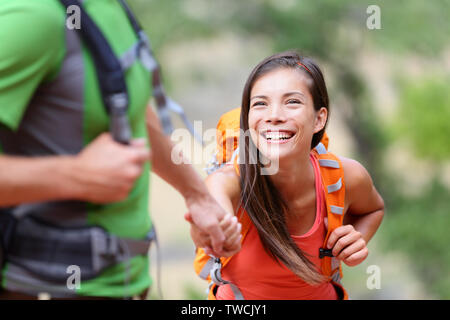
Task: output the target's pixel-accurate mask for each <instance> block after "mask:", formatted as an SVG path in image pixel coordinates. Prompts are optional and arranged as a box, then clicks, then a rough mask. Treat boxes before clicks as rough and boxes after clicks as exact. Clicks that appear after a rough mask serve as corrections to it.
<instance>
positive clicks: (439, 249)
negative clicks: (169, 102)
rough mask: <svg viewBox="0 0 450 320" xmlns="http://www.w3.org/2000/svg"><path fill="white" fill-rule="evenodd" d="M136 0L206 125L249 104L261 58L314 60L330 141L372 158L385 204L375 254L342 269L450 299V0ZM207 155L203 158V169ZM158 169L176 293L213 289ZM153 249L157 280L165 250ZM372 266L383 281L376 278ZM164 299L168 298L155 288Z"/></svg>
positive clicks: (190, 106)
mask: <svg viewBox="0 0 450 320" xmlns="http://www.w3.org/2000/svg"><path fill="white" fill-rule="evenodd" d="M129 2H130V5H131V7H132V8H133V9H134V10H135V12H136V13H137V15H138V17H139V19H140V20H141V22H142V24H143V26H144V28H145V30H146V31H147V33H148V35H149V36H150V39H151V42H152V46H153V50H154V52H155V55H156V57H157V59H158V60H159V62H160V63H161V65H162V70H163V75H164V82H165V85H166V89H167V91H168V92H169V94H170V95H171V96H172V98H173V99H174V100H176V101H178V102H179V103H180V104H182V105H183V106H184V108H185V110H186V113H187V115H188V117H189V118H190V119H191V121H194V120H201V121H202V126H203V131H204V130H206V129H209V128H214V127H215V125H216V123H217V121H218V119H219V117H220V115H221V114H222V113H224V112H226V111H228V110H230V109H232V108H235V107H238V106H239V104H240V99H241V94H242V89H243V87H244V83H245V81H246V79H247V76H248V75H249V73H250V71H251V70H252V68H253V67H254V66H255V65H256V64H257V63H258V62H259V61H260V60H262V59H263V58H265V57H267V56H269V55H272V54H273V53H276V52H279V51H284V50H287V49H293V48H294V49H298V50H300V52H302V53H303V54H305V55H308V56H312V57H313V58H315V59H316V60H317V61H318V62H319V65H321V68H322V71H323V72H324V75H325V79H326V81H327V85H328V89H329V94H330V101H331V118H330V121H329V127H328V133H329V135H330V150H331V151H332V152H334V153H336V154H339V155H342V156H345V157H350V158H354V159H357V160H358V161H360V162H361V163H362V164H363V165H364V166H365V167H366V168H367V169H368V170H369V172H370V173H371V175H372V178H373V180H374V183H375V186H376V187H377V189H378V191H379V192H380V193H381V195H382V196H383V198H384V200H385V203H386V213H385V218H384V220H383V223H382V225H381V227H380V229H379V231H378V232H377V234H376V235H375V237H374V238H373V239H372V241H371V242H370V243H369V251H370V254H369V257H368V258H367V259H366V261H365V262H364V263H362V264H361V265H359V266H357V267H353V268H349V267H344V279H343V283H344V286H345V287H346V288H347V290H348V291H349V294H350V297H351V298H354V299H449V298H450V249H449V243H450V193H449V189H450V141H449V137H450V124H449V120H450V90H449V84H450V23H449V21H450V1H444V0H442V1H439V0H438V1H432V2H431V1H421V0H408V1H406V0H398V1H389V2H388V1H375V0H372V1H364V0H362V1H346V0H339V1H336V0H323V1H313V0H311V1H304V0H245V1H241V0H215V1H210V0H168V1H160V0H129ZM370 5H377V6H378V8H379V12H378V13H379V16H378V18H379V21H378V22H379V25H378V26H377V25H376V21H375V27H380V28H375V29H373V28H371V26H374V24H373V23H374V20H373V19H376V18H377V17H376V16H375V15H376V14H377V12H375V11H371V10H369V11H368V8H369V6H370ZM174 120H175V123H176V124H177V126H178V127H182V124H181V122H177V121H178V120H177V119H175V117H174ZM199 150H200V152H201V149H199ZM205 165H206V161H204V163H203V164H198V165H195V167H196V168H197V169H198V171H199V173H200V174H202V175H203V176H206V175H205V173H204V171H203V169H202V168H203V167H204V166H205ZM151 179H152V180H151V215H152V217H153V219H154V222H155V225H156V227H157V229H158V231H159V238H160V246H161V257H160V258H161V259H160V262H161V277H160V285H161V287H162V290H163V293H164V299H204V298H205V297H206V294H205V289H206V283H205V282H203V281H201V280H199V279H198V278H197V276H196V275H195V273H194V271H193V268H192V261H193V257H194V246H193V244H192V242H191V240H190V237H189V226H188V224H187V223H185V222H184V220H183V214H184V213H185V212H186V207H185V205H184V201H183V198H182V197H181V196H180V195H178V194H177V193H176V192H175V190H174V189H172V188H171V187H169V186H168V185H167V184H165V183H163V182H162V181H161V180H160V179H159V178H158V177H157V176H155V175H152V177H151ZM151 257H152V267H151V273H152V275H153V276H154V277H155V281H156V278H157V268H156V251H155V250H154V249H152V252H151ZM372 265H375V266H377V267H379V271H380V275H381V279H380V280H381V281H380V288H379V289H369V288H370V286H368V285H367V281H368V279H369V277H370V276H371V273H370V272H371V271H370V270H371V269H370V268H369V266H372ZM368 272H369V273H368ZM155 287H156V282H155ZM152 297H153V298H155V299H158V298H160V296H159V294H158V293H157V291H156V290H155V289H154V290H153V293H152Z"/></svg>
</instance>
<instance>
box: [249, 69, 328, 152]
mask: <svg viewBox="0 0 450 320" xmlns="http://www.w3.org/2000/svg"><path fill="white" fill-rule="evenodd" d="M307 81H312V80H311V79H308V78H307V76H306V75H304V74H303V72H301V71H300V70H296V69H292V68H283V67H281V68H278V69H275V70H272V71H270V72H268V73H267V74H265V75H263V76H261V77H260V78H259V79H258V80H256V81H255V83H254V84H253V87H252V89H251V92H250V109H249V114H248V124H249V128H250V134H251V138H252V140H253V143H254V144H255V145H256V147H257V148H258V150H259V151H260V152H261V153H262V154H263V155H264V156H265V157H266V158H268V159H269V160H271V161H273V160H276V161H282V160H285V159H287V158H291V157H292V158H295V157H296V156H298V155H299V154H302V153H305V152H308V153H309V151H310V149H311V141H312V137H313V135H314V133H316V132H319V131H320V130H321V129H322V128H323V126H324V125H325V122H326V117H327V110H326V109H325V108H321V109H320V110H319V111H316V110H314V103H313V98H312V96H311V94H310V92H309V89H308V82H307Z"/></svg>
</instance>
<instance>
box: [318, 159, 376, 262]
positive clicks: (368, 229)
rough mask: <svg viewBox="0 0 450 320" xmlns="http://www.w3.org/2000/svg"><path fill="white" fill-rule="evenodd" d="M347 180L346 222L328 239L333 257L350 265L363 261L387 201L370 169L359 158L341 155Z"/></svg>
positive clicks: (328, 245)
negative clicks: (376, 186) (347, 157)
mask: <svg viewBox="0 0 450 320" xmlns="http://www.w3.org/2000/svg"><path fill="white" fill-rule="evenodd" d="M341 161H342V166H343V168H344V179H345V202H346V208H347V210H346V213H345V217H344V223H343V225H342V226H341V227H339V228H336V229H335V230H334V231H333V232H332V233H331V234H330V237H329V238H328V243H327V247H328V248H329V249H332V252H333V256H335V257H337V258H338V259H339V260H341V261H343V262H344V263H345V264H347V265H348V266H355V265H358V264H360V263H361V262H363V261H364V260H365V259H366V258H367V256H368V254H369V251H368V249H367V243H368V242H369V241H370V239H372V237H373V235H374V234H375V232H376V231H377V230H378V227H379V226H380V224H381V221H382V219H383V215H384V201H383V199H382V198H381V196H380V194H379V193H378V192H377V190H376V189H375V186H374V185H373V182H372V178H371V177H370V175H369V173H368V172H367V170H366V169H365V168H364V167H363V166H362V165H361V164H360V163H359V162H357V161H355V160H351V159H345V158H342V159H341Z"/></svg>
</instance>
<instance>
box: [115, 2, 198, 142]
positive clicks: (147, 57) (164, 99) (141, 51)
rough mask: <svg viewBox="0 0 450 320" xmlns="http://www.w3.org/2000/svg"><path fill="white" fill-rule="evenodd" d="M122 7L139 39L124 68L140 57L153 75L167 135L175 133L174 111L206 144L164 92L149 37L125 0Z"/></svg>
mask: <svg viewBox="0 0 450 320" xmlns="http://www.w3.org/2000/svg"><path fill="white" fill-rule="evenodd" d="M119 2H120V4H121V5H122V7H123V8H124V9H125V12H126V13H127V16H128V19H129V20H130V22H131V25H132V27H133V29H134V30H135V32H136V33H137V35H138V37H139V45H138V47H137V50H133V48H131V49H130V50H131V51H128V52H127V53H125V55H124V56H123V57H122V67H127V66H128V67H129V64H130V63H131V62H132V61H133V60H135V59H136V58H137V56H139V59H140V60H141V62H142V64H143V66H144V67H145V68H146V69H147V70H148V71H150V72H151V73H152V79H151V82H152V86H153V95H154V97H155V100H156V105H157V107H158V115H159V118H160V121H161V125H162V127H163V130H164V133H165V134H166V135H169V134H171V133H172V132H173V125H172V121H171V119H170V114H169V111H173V112H175V113H177V114H178V115H179V116H180V118H181V119H182V121H183V123H184V125H185V126H186V128H187V129H188V130H189V132H190V133H191V134H192V135H193V136H194V138H195V139H196V140H197V141H199V142H200V143H202V144H204V142H203V139H202V138H201V136H200V135H199V134H198V133H197V132H196V131H195V130H194V127H193V126H192V124H191V123H190V121H189V120H188V118H187V116H186V114H185V112H184V110H183V108H182V107H181V106H180V105H179V104H178V103H176V102H175V101H173V100H172V99H170V98H169V97H168V96H167V95H166V94H165V92H164V88H163V85H162V80H161V69H160V67H159V64H158V62H157V61H156V59H155V58H154V55H153V52H152V49H151V44H150V40H149V39H148V37H147V35H146V34H145V33H144V31H143V30H142V27H141V25H140V24H139V22H138V20H137V19H136V17H135V15H134V14H133V12H132V11H131V9H130V7H129V6H128V4H127V3H126V1H125V0H119Z"/></svg>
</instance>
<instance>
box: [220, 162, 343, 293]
mask: <svg viewBox="0 0 450 320" xmlns="http://www.w3.org/2000/svg"><path fill="white" fill-rule="evenodd" d="M310 159H311V162H312V164H313V167H314V176H315V185H316V218H315V221H314V225H313V226H312V227H311V229H310V230H309V231H308V232H307V233H305V234H303V235H301V236H292V239H294V241H295V243H296V244H297V245H298V246H299V248H300V249H302V251H303V252H305V253H307V254H309V255H310V256H308V259H310V261H311V262H312V263H313V264H314V265H315V266H316V268H317V270H318V271H319V272H320V269H321V268H320V267H321V260H320V258H319V248H320V247H321V246H322V245H323V241H324V239H325V236H326V230H325V224H324V217H325V215H326V206H325V195H324V193H323V188H322V179H321V176H320V169H319V166H318V163H317V160H316V159H315V158H314V157H313V156H312V155H311V156H310ZM222 277H223V279H225V280H229V281H231V282H232V283H234V284H235V285H236V286H237V287H238V288H239V289H240V290H241V292H242V294H243V296H244V298H245V299H247V300H277V299H283V300H306V299H308V300H318V299H320V300H336V299H337V298H338V297H337V294H336V291H335V289H334V287H333V285H332V284H331V283H330V282H324V283H322V284H319V285H316V286H312V285H310V284H308V283H306V282H304V281H303V280H302V279H301V278H299V277H298V276H296V275H295V274H294V273H293V272H292V271H290V270H289V269H288V268H287V267H286V266H284V265H280V264H278V263H277V262H276V261H274V260H273V259H272V258H271V257H270V256H269V255H268V254H267V253H266V251H265V250H264V247H263V245H262V243H261V240H260V239H259V236H258V232H257V230H256V228H255V227H254V226H253V225H252V226H251V227H250V229H249V231H248V233H247V235H246V237H245V239H244V242H243V244H242V249H241V251H240V252H239V253H237V254H236V255H235V256H234V257H233V258H232V259H231V260H230V262H229V263H228V264H227V266H226V267H225V268H224V269H223V270H222ZM216 298H217V299H218V300H233V299H234V295H233V293H232V291H231V288H230V286H228V285H222V286H220V287H219V288H218V289H217V293H216Z"/></svg>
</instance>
